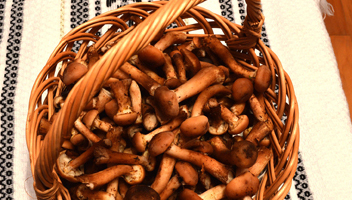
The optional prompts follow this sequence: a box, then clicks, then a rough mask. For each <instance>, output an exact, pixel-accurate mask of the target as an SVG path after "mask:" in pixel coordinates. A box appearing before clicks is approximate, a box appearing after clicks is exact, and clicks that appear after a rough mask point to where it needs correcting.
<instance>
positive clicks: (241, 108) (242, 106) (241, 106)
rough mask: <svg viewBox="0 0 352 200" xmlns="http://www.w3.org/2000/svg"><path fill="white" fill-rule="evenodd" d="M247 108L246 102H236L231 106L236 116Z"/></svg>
mask: <svg viewBox="0 0 352 200" xmlns="http://www.w3.org/2000/svg"><path fill="white" fill-rule="evenodd" d="M245 108H246V103H245V102H244V103H235V104H233V105H232V106H231V107H230V110H231V112H232V113H233V114H235V115H236V116H239V115H240V114H241V113H242V112H243V111H244V109H245Z"/></svg>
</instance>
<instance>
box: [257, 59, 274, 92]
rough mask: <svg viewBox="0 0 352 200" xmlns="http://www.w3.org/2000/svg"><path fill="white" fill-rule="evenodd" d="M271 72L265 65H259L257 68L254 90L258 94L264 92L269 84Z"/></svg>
mask: <svg viewBox="0 0 352 200" xmlns="http://www.w3.org/2000/svg"><path fill="white" fill-rule="evenodd" d="M271 79H272V76H271V71H270V69H269V67H268V66H267V65H261V66H259V67H258V70H257V73H256V76H255V79H254V89H255V90H256V91H257V92H259V93H263V92H265V91H266V90H267V89H268V88H269V86H270V83H271Z"/></svg>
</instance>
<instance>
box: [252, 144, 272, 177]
mask: <svg viewBox="0 0 352 200" xmlns="http://www.w3.org/2000/svg"><path fill="white" fill-rule="evenodd" d="M272 156H273V151H272V149H269V148H266V147H259V149H258V158H257V161H256V162H255V163H254V165H252V167H250V168H249V169H248V170H249V171H250V172H251V173H252V174H253V175H254V176H259V175H260V173H261V172H262V171H263V170H264V169H265V167H266V165H267V164H268V162H269V161H270V159H271V157H272Z"/></svg>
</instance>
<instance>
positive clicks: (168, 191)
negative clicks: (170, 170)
mask: <svg viewBox="0 0 352 200" xmlns="http://www.w3.org/2000/svg"><path fill="white" fill-rule="evenodd" d="M180 186H181V182H180V180H179V177H178V176H177V175H174V176H173V177H172V178H171V179H170V180H169V182H168V183H167V185H166V187H165V189H164V190H163V191H162V192H161V193H160V200H166V199H168V198H169V197H170V196H171V195H172V193H174V192H175V191H176V190H177V189H178V188H179V187H180Z"/></svg>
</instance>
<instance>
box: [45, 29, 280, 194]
mask: <svg viewBox="0 0 352 200" xmlns="http://www.w3.org/2000/svg"><path fill="white" fill-rule="evenodd" d="M113 44H114V43H113V42H112V43H108V45H110V46H111V45H113ZM91 48H94V46H92V47H91ZM91 48H90V49H91ZM108 49H109V46H104V47H103V48H101V49H95V52H96V53H97V54H96V55H95V57H94V59H93V58H92V59H89V57H88V58H87V59H86V60H75V61H73V62H71V63H69V64H68V65H67V66H66V67H65V68H63V69H62V77H61V80H62V82H63V84H64V87H65V90H67V91H66V92H69V90H70V88H72V86H73V85H74V84H75V83H77V81H78V80H79V79H81V78H82V77H83V76H84V75H85V73H87V71H88V70H89V68H90V66H93V65H94V62H96V61H97V60H98V59H99V57H101V56H102V55H103V54H104V52H106V51H108ZM245 61H246V62H250V60H245ZM270 84H271V71H270V69H269V68H268V67H267V66H265V65H260V66H258V68H256V70H253V69H249V68H247V67H246V66H245V65H243V64H241V62H238V61H237V60H236V59H235V58H234V55H233V52H231V51H230V50H229V49H228V48H227V47H226V46H224V45H223V44H222V43H221V42H220V40H219V39H218V38H217V37H215V36H204V37H193V38H189V37H187V34H186V33H185V32H180V31H170V30H169V31H167V32H165V33H164V34H163V36H162V37H160V39H158V40H157V41H156V42H153V43H151V44H150V45H148V46H147V47H145V48H144V49H142V50H141V51H140V52H138V53H137V54H135V55H134V56H132V57H131V58H130V60H129V61H128V62H126V63H124V64H123V65H122V66H121V67H120V68H119V69H118V70H117V71H116V72H115V73H114V74H113V76H112V77H111V78H110V79H108V80H107V81H106V82H105V84H104V86H103V88H102V89H101V91H100V92H98V93H97V95H96V96H95V97H94V98H93V99H92V100H91V101H90V102H89V103H88V104H87V106H86V108H85V110H84V111H83V112H82V113H81V115H80V117H79V118H78V119H77V120H76V122H75V123H74V127H73V129H72V137H71V139H70V140H65V141H64V143H63V146H62V152H61V154H60V156H59V158H58V159H57V164H56V167H55V169H56V171H57V172H58V174H59V175H60V177H61V179H62V182H63V184H64V185H65V187H67V188H69V191H70V193H71V196H72V199H116V200H121V199H127V200H129V199H141V198H143V199H162V200H165V199H204V200H210V199H214V200H215V199H252V197H253V196H255V195H256V193H257V191H258V188H259V178H258V177H259V175H260V174H261V173H262V172H263V170H265V168H266V166H267V163H268V162H269V160H270V159H271V157H272V151H271V148H270V141H269V140H268V134H269V133H270V132H271V131H272V130H273V129H274V125H273V123H272V121H271V119H270V117H269V116H268V114H267V113H266V109H265V103H264V92H265V91H266V90H267V89H268V87H269V86H270ZM54 102H55V106H56V108H57V109H60V107H62V106H63V105H64V104H65V96H64V95H63V96H58V97H56V98H55V101H54ZM50 125H51V122H50V121H48V120H47V119H43V120H42V122H41V123H40V124H39V126H40V128H39V131H40V134H45V132H46V131H48V130H49V128H50Z"/></svg>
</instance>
